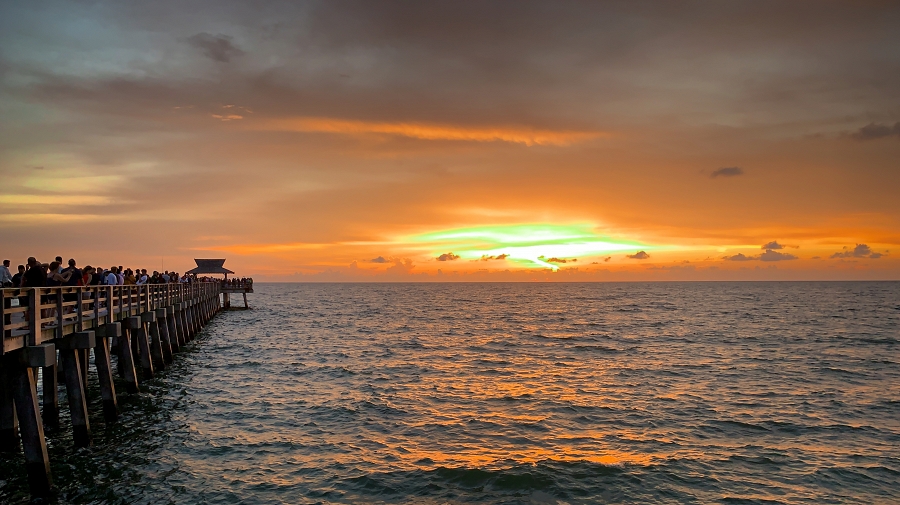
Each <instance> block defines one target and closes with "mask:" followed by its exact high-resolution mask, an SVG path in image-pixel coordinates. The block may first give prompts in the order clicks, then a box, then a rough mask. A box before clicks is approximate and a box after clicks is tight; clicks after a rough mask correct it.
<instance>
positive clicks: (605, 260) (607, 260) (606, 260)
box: [603, 256, 612, 263]
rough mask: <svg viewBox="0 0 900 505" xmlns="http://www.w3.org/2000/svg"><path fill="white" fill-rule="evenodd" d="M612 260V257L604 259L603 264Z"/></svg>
mask: <svg viewBox="0 0 900 505" xmlns="http://www.w3.org/2000/svg"><path fill="white" fill-rule="evenodd" d="M611 259H612V256H607V257H605V258H603V262H604V263H609V260H611Z"/></svg>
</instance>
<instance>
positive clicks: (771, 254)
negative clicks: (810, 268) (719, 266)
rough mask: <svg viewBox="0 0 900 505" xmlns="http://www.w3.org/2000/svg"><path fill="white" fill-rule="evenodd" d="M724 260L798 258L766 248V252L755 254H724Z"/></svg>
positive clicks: (786, 259) (785, 259) (780, 259)
mask: <svg viewBox="0 0 900 505" xmlns="http://www.w3.org/2000/svg"><path fill="white" fill-rule="evenodd" d="M722 259H723V260H725V261H789V260H796V259H799V258H798V257H797V256H794V255H793V254H788V253H781V252H778V251H775V250H772V249H766V252H764V253H760V254H758V255H756V256H747V255H745V254H743V253H738V254H735V255H733V256H724V257H723V258H722Z"/></svg>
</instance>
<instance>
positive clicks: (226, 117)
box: [210, 114, 244, 121]
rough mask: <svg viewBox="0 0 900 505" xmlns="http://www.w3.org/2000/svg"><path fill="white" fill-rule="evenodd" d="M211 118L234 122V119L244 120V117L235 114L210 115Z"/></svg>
mask: <svg viewBox="0 0 900 505" xmlns="http://www.w3.org/2000/svg"><path fill="white" fill-rule="evenodd" d="M210 115H211V116H212V117H214V118H216V119H218V120H219V121H234V120H235V119H244V116H239V115H237V114H210Z"/></svg>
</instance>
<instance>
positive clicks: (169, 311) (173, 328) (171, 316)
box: [166, 305, 181, 353]
mask: <svg viewBox="0 0 900 505" xmlns="http://www.w3.org/2000/svg"><path fill="white" fill-rule="evenodd" d="M166 323H167V324H168V325H169V341H170V342H171V343H172V352H173V353H175V352H178V350H179V349H180V348H181V337H180V336H179V335H178V326H177V325H176V324H175V307H174V306H173V305H169V306H168V307H166Z"/></svg>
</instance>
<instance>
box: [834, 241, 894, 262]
mask: <svg viewBox="0 0 900 505" xmlns="http://www.w3.org/2000/svg"><path fill="white" fill-rule="evenodd" d="M882 256H883V254H881V253H878V252H875V251H873V250H872V248H871V247H869V246H868V245H866V244H856V247H854V248H853V249H850V248H849V247H844V250H843V251H842V252H836V253H834V254H832V255H831V256H830V258H831V259H835V258H871V259H878V258H880V257H882Z"/></svg>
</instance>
